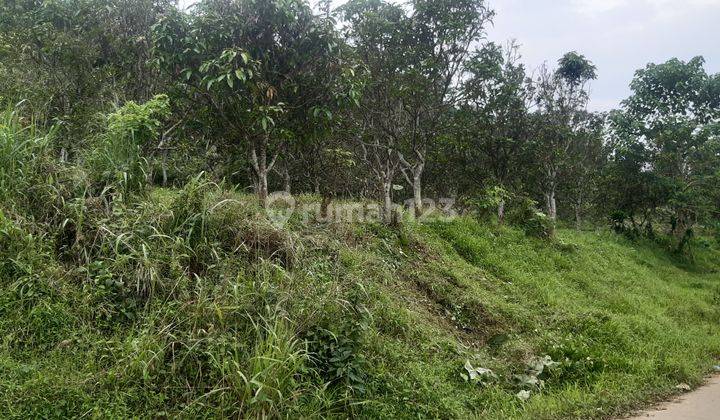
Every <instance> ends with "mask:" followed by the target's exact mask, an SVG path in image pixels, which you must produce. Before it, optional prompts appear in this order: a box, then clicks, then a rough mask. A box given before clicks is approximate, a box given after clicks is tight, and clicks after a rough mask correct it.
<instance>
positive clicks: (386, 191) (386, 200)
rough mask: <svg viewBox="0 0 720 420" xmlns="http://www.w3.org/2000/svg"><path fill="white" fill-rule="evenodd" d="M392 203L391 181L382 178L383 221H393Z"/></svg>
mask: <svg viewBox="0 0 720 420" xmlns="http://www.w3.org/2000/svg"><path fill="white" fill-rule="evenodd" d="M392 207H393V205H392V181H391V180H388V179H385V180H383V220H384V221H385V223H388V224H391V223H393V214H392V213H393V208H392Z"/></svg>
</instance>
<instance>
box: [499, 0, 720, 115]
mask: <svg viewBox="0 0 720 420" xmlns="http://www.w3.org/2000/svg"><path fill="white" fill-rule="evenodd" d="M488 2H489V5H490V7H491V8H493V9H494V10H495V12H496V16H495V19H494V24H493V26H491V27H489V28H488V39H489V40H492V41H495V42H499V43H503V44H504V43H505V42H506V41H508V40H510V39H516V40H517V42H518V43H519V44H520V46H521V48H520V53H521V54H522V56H523V58H522V61H523V62H524V63H525V64H526V65H527V67H528V69H529V70H533V69H535V68H537V67H538V66H539V65H541V64H542V63H543V62H547V63H548V65H554V64H555V63H556V62H557V60H558V59H559V58H560V57H561V56H562V55H563V54H564V53H566V52H568V51H577V52H579V53H581V54H583V55H585V56H586V57H587V58H588V59H590V60H591V61H592V62H593V63H595V65H596V66H597V68H598V79H597V80H596V81H595V82H593V84H592V85H591V102H590V105H589V108H590V109H591V110H594V111H604V110H610V109H613V108H616V107H618V106H619V104H620V101H622V100H623V99H625V98H627V97H628V96H629V95H630V93H631V92H630V88H629V84H630V81H631V80H632V77H633V75H634V73H635V71H636V70H637V69H640V68H643V67H645V65H646V64H647V63H661V62H665V61H667V60H669V59H671V58H674V57H677V58H679V59H681V60H684V61H686V60H689V59H691V58H692V57H694V56H697V55H702V56H703V57H705V60H706V64H705V69H706V70H707V71H708V72H709V73H711V74H714V73H720V0H684V1H683V0H488Z"/></svg>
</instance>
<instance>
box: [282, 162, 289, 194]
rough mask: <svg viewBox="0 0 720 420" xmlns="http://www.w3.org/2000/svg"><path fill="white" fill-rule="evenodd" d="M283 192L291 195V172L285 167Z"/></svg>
mask: <svg viewBox="0 0 720 420" xmlns="http://www.w3.org/2000/svg"><path fill="white" fill-rule="evenodd" d="M282 176H283V190H284V191H285V192H286V193H288V194H290V192H291V191H290V171H289V170H288V168H287V166H283V172H282Z"/></svg>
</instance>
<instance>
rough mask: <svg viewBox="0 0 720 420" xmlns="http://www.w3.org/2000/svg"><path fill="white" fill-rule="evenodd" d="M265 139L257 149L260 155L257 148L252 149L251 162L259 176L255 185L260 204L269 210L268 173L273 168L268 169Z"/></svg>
mask: <svg viewBox="0 0 720 420" xmlns="http://www.w3.org/2000/svg"><path fill="white" fill-rule="evenodd" d="M265 140H266V139H263V141H261V142H260V144H259V145H258V147H257V149H259V152H260V153H257V152H258V151H257V150H256V147H254V146H253V147H252V149H251V152H250V160H251V162H252V165H253V169H254V170H255V175H256V176H257V183H256V184H255V193H256V194H257V197H258V202H259V203H260V206H261V207H262V208H267V197H268V182H267V178H268V171H269V170H270V169H272V168H268V164H267V141H265Z"/></svg>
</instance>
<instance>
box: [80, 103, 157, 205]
mask: <svg viewBox="0 0 720 420" xmlns="http://www.w3.org/2000/svg"><path fill="white" fill-rule="evenodd" d="M169 113H170V103H169V100H168V98H167V96H165V95H158V96H155V97H154V98H153V99H151V100H150V101H148V102H146V103H144V104H141V105H139V104H136V103H135V102H132V101H130V102H128V103H126V104H125V105H123V106H122V107H121V108H120V109H118V110H117V111H115V112H113V113H111V114H109V115H108V116H107V127H106V130H105V132H104V133H103V134H102V135H100V136H99V137H98V138H97V140H96V144H95V146H94V148H93V150H91V152H90V153H89V156H88V158H87V160H88V167H89V169H90V173H91V177H92V179H93V184H94V187H95V190H96V192H106V191H108V190H112V191H113V192H115V193H122V194H125V195H127V194H129V193H133V192H140V191H142V190H143V189H144V188H145V185H146V182H147V173H148V162H147V159H146V158H145V157H144V156H143V154H142V153H141V151H142V148H143V147H147V146H149V145H150V144H151V143H152V142H153V141H155V140H157V139H158V138H159V136H160V129H161V128H162V120H163V119H164V118H165V117H167V116H168V115H169Z"/></svg>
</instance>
